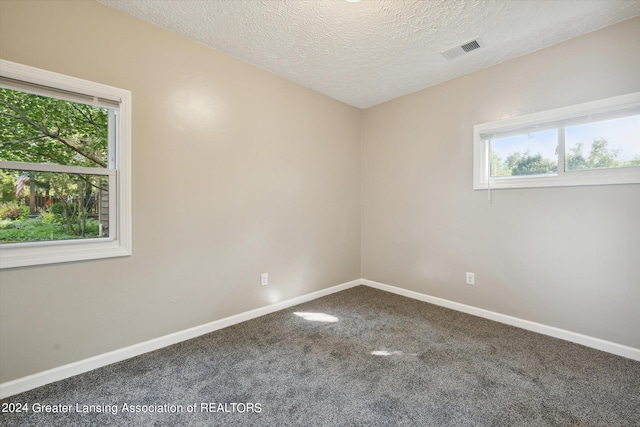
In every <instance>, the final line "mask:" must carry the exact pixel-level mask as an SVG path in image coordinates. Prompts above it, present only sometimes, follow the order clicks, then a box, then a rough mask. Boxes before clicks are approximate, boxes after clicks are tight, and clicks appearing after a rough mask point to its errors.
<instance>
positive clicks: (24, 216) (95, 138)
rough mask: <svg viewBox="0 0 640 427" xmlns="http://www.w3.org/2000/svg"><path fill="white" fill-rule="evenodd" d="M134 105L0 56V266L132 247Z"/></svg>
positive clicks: (118, 93)
mask: <svg viewBox="0 0 640 427" xmlns="http://www.w3.org/2000/svg"><path fill="white" fill-rule="evenodd" d="M130 106H131V93H130V92H129V91H127V90H123V89H118V88H114V87H110V86H106V85H102V84H99V83H94V82H89V81H86V80H81V79H77V78H73V77H69V76H64V75H61V74H57V73H52V72H48V71H45V70H40V69H37V68H32V67H27V66H24V65H20V64H16V63H13V62H9V61H4V60H0V268H12V267H20V266H28V265H38V264H50V263H57V262H67V261H79V260H88V259H97V258H108V257H116V256H126V255H130V254H131V196H130V194H131V191H130V187H131V185H130V139H131V138H130V127H131V126H130V123H131V120H130V111H131V107H130Z"/></svg>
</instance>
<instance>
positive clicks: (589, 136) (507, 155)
mask: <svg viewBox="0 0 640 427" xmlns="http://www.w3.org/2000/svg"><path fill="white" fill-rule="evenodd" d="M594 140H605V141H606V143H605V144H604V151H605V153H606V154H607V155H609V156H612V157H613V158H614V159H615V165H614V164H611V163H610V164H608V165H606V166H599V167H606V168H611V167H625V166H640V115H635V116H628V117H622V118H617V119H611V120H603V121H598V122H593V123H586V124H581V125H575V126H568V127H566V128H565V150H566V156H567V158H569V157H570V155H571V150H573V152H574V154H575V150H577V149H579V150H580V152H581V153H582V156H583V157H585V158H588V157H589V155H590V153H591V151H592V148H593V145H594ZM580 144H582V146H581V147H579V145H580ZM557 146H558V130H557V129H549V130H544V131H539V132H533V133H528V134H521V135H515V136H508V137H504V138H496V139H493V140H492V141H491V151H492V156H493V161H492V173H491V175H492V176H509V175H517V174H522V175H526V174H540V173H543V174H544V173H555V170H554V169H553V168H554V167H556V168H557V160H558V156H557V153H556V148H557ZM600 152H602V149H601V150H600ZM538 154H539V155H540V156H541V158H538V159H536V160H534V159H532V158H531V156H534V157H535V156H537V155H538ZM600 155H601V154H600ZM526 156H529V158H528V162H529V164H531V163H533V162H537V166H538V167H537V168H533V169H531V172H529V173H527V172H526V171H524V172H522V171H521V172H520V173H517V172H516V171H517V170H518V167H517V165H518V162H520V163H522V162H524V160H523V159H525V158H526ZM554 165H555V166H554ZM545 167H546V170H545ZM584 168H590V167H584ZM584 168H583V169H584ZM570 169H571V168H568V170H570Z"/></svg>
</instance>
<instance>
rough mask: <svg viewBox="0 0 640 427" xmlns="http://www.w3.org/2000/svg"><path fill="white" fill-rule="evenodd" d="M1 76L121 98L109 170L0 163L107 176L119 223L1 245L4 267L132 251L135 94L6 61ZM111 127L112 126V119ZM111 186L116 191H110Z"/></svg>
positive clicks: (0, 67) (112, 207)
mask: <svg viewBox="0 0 640 427" xmlns="http://www.w3.org/2000/svg"><path fill="white" fill-rule="evenodd" d="M0 75H1V76H2V77H6V78H10V79H14V80H20V81H23V82H27V83H33V84H36V85H40V86H46V87H51V88H54V89H57V90H62V91H68V92H72V93H77V94H82V95H89V96H91V97H95V98H100V99H105V100H111V101H117V102H119V105H120V106H119V109H118V113H117V115H118V120H117V121H116V123H117V126H115V135H116V138H115V139H114V140H115V147H114V148H115V150H113V149H110V150H109V151H110V154H109V156H110V158H109V168H105V169H102V168H76V167H66V166H55V167H53V169H52V165H46V166H38V164H32V163H26V164H25V163H20V162H0V166H1V167H2V168H8V169H16V168H17V169H19V168H20V166H21V165H24V166H28V169H29V170H38V168H40V170H43V171H57V172H71V169H73V172H74V173H78V171H79V169H82V171H81V172H83V173H87V174H92V175H96V174H98V175H105V176H108V177H109V178H108V179H109V189H110V191H109V209H110V213H109V220H110V221H112V220H113V219H115V227H114V228H112V227H111V226H110V227H109V228H110V232H109V237H103V238H90V239H78V240H57V241H43V242H21V243H9V244H2V245H0V269H5V268H15V267H25V266H31V265H41V264H53V263H60V262H71V261H84V260H91V259H101V258H111V257H121V256H129V255H131V92H130V91H128V90H125V89H119V88H115V87H112V86H107V85H104V84H101V83H95V82H91V81H87V80H83V79H78V78H75V77H71V76H66V75H63V74H58V73H54V72H51V71H46V70H41V69H39V68H34V67H30V66H26V65H22V64H17V63H15V62H11V61H6V60H2V59H0ZM110 126H113V121H111V120H110ZM110 132H111V129H110ZM114 154H115V155H114ZM112 156H113V157H112ZM54 169H55V170H54ZM84 169H86V170H84ZM112 188H113V189H115V191H111V189H112Z"/></svg>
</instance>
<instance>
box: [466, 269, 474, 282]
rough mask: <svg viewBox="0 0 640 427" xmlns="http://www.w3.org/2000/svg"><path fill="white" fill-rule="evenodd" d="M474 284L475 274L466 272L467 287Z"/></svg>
mask: <svg viewBox="0 0 640 427" xmlns="http://www.w3.org/2000/svg"><path fill="white" fill-rule="evenodd" d="M475 284H476V275H475V273H469V272H468V271H467V285H475Z"/></svg>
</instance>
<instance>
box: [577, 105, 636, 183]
mask: <svg viewBox="0 0 640 427" xmlns="http://www.w3.org/2000/svg"><path fill="white" fill-rule="evenodd" d="M565 146H566V155H565V165H566V170H567V171H579V170H588V169H611V168H622V167H628V166H640V115H635V116H629V117H622V118H619V119H612V120H603V121H599V122H593V123H587V124H583V125H577V126H567V128H566V129H565Z"/></svg>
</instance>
